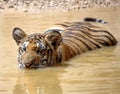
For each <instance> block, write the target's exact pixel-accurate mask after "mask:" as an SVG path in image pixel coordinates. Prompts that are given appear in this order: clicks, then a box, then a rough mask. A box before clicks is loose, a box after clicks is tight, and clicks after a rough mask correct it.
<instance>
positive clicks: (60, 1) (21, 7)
mask: <svg viewBox="0 0 120 94" xmlns="http://www.w3.org/2000/svg"><path fill="white" fill-rule="evenodd" d="M110 6H120V0H0V13H11V12H34V13H38V12H40V11H41V10H46V9H52V10H58V9H59V10H65V11H70V10H75V9H81V8H95V7H110Z"/></svg>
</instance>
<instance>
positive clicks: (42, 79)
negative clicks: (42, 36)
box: [0, 7, 120, 94]
mask: <svg viewBox="0 0 120 94" xmlns="http://www.w3.org/2000/svg"><path fill="white" fill-rule="evenodd" d="M119 10H120V8H115V7H112V8H97V9H85V10H80V11H77V10H75V11H71V12H63V13H62V12H60V11H54V12H52V11H44V12H41V13H40V14H32V15H30V14H9V15H8V14H5V15H1V16H0V94H119V92H120V43H118V44H117V46H114V47H108V48H103V49H99V50H94V51H90V52H87V53H85V54H82V55H79V56H76V57H75V58H73V59H71V60H69V61H67V62H64V63H63V65H61V66H56V67H50V68H45V69H37V70H26V69H25V70H21V69H19V68H18V64H17V58H16V57H17V45H16V43H15V42H14V40H13V39H12V30H13V28H14V27H20V28H22V29H23V30H25V31H26V33H28V34H30V33H34V32H44V30H45V29H46V28H47V27H49V26H51V25H52V24H55V23H60V22H65V21H80V20H82V19H83V18H84V17H95V18H97V17H98V18H102V19H105V20H106V21H108V22H109V24H108V25H102V24H97V25H98V26H102V27H104V28H106V29H108V30H110V31H111V33H112V34H113V35H114V36H115V37H116V38H117V40H118V41H120V38H119V36H120V11H119Z"/></svg>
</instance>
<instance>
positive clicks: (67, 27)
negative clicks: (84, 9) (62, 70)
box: [12, 18, 117, 68]
mask: <svg viewBox="0 0 120 94" xmlns="http://www.w3.org/2000/svg"><path fill="white" fill-rule="evenodd" d="M85 21H93V22H96V21H97V22H102V20H100V21H98V20H97V19H96V20H95V19H92V18H86V19H85ZM12 36H13V39H14V40H15V41H16V43H17V45H18V58H17V59H18V63H19V67H20V68H44V67H48V66H55V65H57V64H60V63H61V62H63V61H66V60H68V59H70V58H72V57H73V56H75V55H78V54H82V53H84V52H86V51H90V50H94V49H97V48H102V47H104V46H113V45H116V44H117V40H116V39H115V37H114V36H113V35H112V34H111V33H110V32H108V31H107V30H104V29H102V28H101V27H98V26H94V25H92V24H91V23H88V22H64V23H61V24H55V26H54V27H53V28H49V29H47V30H46V31H45V32H44V33H34V34H30V35H27V34H26V33H25V32H24V31H23V30H22V29H20V28H18V27H16V28H14V29H13V32H12Z"/></svg>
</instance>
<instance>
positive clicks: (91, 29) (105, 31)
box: [86, 27, 114, 45]
mask: <svg viewBox="0 0 120 94" xmlns="http://www.w3.org/2000/svg"><path fill="white" fill-rule="evenodd" d="M86 28H87V29H88V30H90V31H92V32H104V33H107V34H108V35H110V36H111V37H112V38H113V36H112V35H111V34H110V33H109V32H107V31H105V30H93V29H90V28H88V27H86ZM94 36H97V37H101V36H99V35H94ZM102 36H104V37H106V38H108V39H109V40H110V41H111V43H112V45H113V44H114V42H113V40H112V39H111V38H110V37H109V36H107V35H102Z"/></svg>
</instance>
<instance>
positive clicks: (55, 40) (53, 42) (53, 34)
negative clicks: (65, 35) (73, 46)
mask: <svg viewBox="0 0 120 94" xmlns="http://www.w3.org/2000/svg"><path fill="white" fill-rule="evenodd" d="M44 38H45V40H46V41H47V43H48V44H49V46H50V47H51V48H52V50H56V49H57V48H58V46H59V45H60V43H61V41H62V35H61V33H60V31H59V30H58V29H50V30H47V31H46V32H45V33H44Z"/></svg>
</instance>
